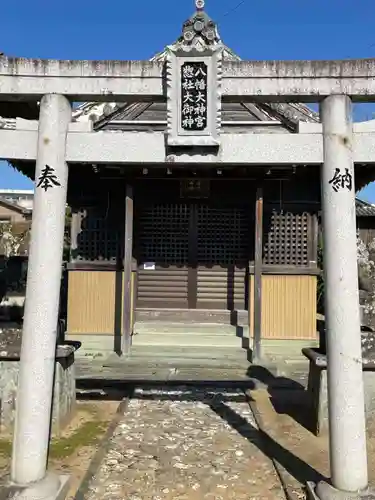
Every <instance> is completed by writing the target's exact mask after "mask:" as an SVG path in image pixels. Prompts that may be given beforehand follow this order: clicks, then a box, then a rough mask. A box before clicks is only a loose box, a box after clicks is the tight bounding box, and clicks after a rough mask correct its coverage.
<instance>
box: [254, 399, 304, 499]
mask: <svg viewBox="0 0 375 500" xmlns="http://www.w3.org/2000/svg"><path fill="white" fill-rule="evenodd" d="M246 396H247V399H248V403H249V406H250V409H251V411H252V413H253V416H254V419H255V422H256V424H257V426H258V428H259V430H260V431H261V432H263V433H264V434H268V433H267V429H266V426H265V425H264V421H263V418H262V415H261V413H260V411H259V409H258V407H257V404H256V401H254V399H253V398H252V397H251V392H250V391H246ZM270 455H271V454H270ZM269 458H270V460H272V463H273V466H274V467H275V470H276V473H277V475H278V476H279V479H280V482H281V486H282V488H283V490H284V493H285V496H286V498H287V500H301V497H300V496H298V495H297V494H296V493H294V492H291V491H290V487H289V482H288V476H289V473H288V472H287V471H286V470H285V469H284V467H283V466H282V465H281V464H280V463H279V462H278V461H277V460H275V459H274V457H272V456H270V457H269Z"/></svg>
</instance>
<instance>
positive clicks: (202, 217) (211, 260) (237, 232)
mask: <svg viewBox="0 0 375 500" xmlns="http://www.w3.org/2000/svg"><path fill="white" fill-rule="evenodd" d="M197 208H198V214H197V217H198V220H197V229H198V248H197V253H198V262H199V264H209V265H215V264H216V265H231V264H243V263H247V261H248V260H249V233H250V227H251V226H250V223H249V217H248V213H247V210H246V209H245V208H244V209H241V208H234V207H227V208H225V207H223V208H220V207H217V208H214V207H209V206H207V205H199V206H198V207H197Z"/></svg>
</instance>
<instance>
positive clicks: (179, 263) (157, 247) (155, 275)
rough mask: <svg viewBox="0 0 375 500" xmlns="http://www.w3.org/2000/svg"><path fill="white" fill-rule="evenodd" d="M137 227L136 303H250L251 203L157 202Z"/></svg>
mask: <svg viewBox="0 0 375 500" xmlns="http://www.w3.org/2000/svg"><path fill="white" fill-rule="evenodd" d="M137 233H138V237H137V246H138V251H137V254H138V300H137V307H140V308H142V307H144V308H146V307H147V308H154V307H155V308H183V309H229V310H234V309H246V302H247V301H246V288H247V286H246V283H247V281H248V280H247V279H246V274H247V269H248V262H249V235H250V234H251V225H250V221H249V216H248V208H246V207H240V208H238V207H235V206H227V207H225V206H224V207H223V206H220V205H219V204H215V205H213V204H210V203H208V202H207V203H201V202H199V203H198V202H196V201H189V202H186V203H185V202H177V203H153V204H150V205H148V206H143V207H142V208H141V209H140V214H138V230H137Z"/></svg>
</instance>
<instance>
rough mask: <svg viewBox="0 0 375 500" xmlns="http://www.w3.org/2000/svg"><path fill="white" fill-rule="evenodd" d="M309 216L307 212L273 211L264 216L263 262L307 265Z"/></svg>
mask: <svg viewBox="0 0 375 500" xmlns="http://www.w3.org/2000/svg"><path fill="white" fill-rule="evenodd" d="M311 217H312V216H311V215H310V214H308V213H302V214H293V213H286V214H280V213H277V212H273V213H272V214H271V216H270V217H269V218H268V219H267V218H266V220H265V226H266V227H265V228H264V232H265V235H264V236H265V241H264V253H263V262H264V263H265V264H271V265H272V264H273V265H291V266H307V265H309V254H308V251H309V241H308V240H309V225H310V219H311ZM267 225H268V227H267Z"/></svg>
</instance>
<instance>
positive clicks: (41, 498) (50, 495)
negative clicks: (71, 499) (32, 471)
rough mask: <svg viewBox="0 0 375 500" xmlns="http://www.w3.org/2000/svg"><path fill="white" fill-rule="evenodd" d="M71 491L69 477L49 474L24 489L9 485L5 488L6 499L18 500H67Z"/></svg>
mask: <svg viewBox="0 0 375 500" xmlns="http://www.w3.org/2000/svg"><path fill="white" fill-rule="evenodd" d="M68 490H69V476H58V475H56V474H53V473H48V474H47V475H46V477H45V478H44V479H42V480H41V481H38V482H37V483H34V484H32V485H28V486H26V487H22V486H20V485H13V484H9V485H8V486H7V487H6V488H5V492H2V493H5V495H4V498H17V500H65V498H66V496H67V494H68Z"/></svg>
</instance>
